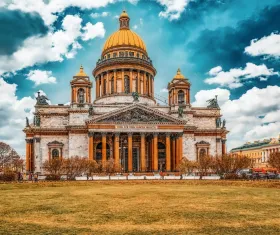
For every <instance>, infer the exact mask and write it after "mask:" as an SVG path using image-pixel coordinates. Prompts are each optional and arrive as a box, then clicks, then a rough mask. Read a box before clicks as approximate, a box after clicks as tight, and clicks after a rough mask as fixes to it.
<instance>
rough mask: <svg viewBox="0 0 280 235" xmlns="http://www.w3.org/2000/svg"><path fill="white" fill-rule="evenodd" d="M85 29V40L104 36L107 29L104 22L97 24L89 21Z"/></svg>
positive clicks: (83, 37) (83, 36)
mask: <svg viewBox="0 0 280 235" xmlns="http://www.w3.org/2000/svg"><path fill="white" fill-rule="evenodd" d="M83 30H84V33H83V35H82V39H83V40H84V41H88V40H90V39H94V38H96V37H100V38H103V37H104V35H105V29H104V25H103V23H102V22H98V23H96V24H91V23H87V24H86V26H85V27H83Z"/></svg>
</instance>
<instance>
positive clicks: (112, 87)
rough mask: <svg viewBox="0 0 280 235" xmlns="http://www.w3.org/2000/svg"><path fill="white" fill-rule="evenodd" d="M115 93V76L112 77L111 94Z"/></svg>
mask: <svg viewBox="0 0 280 235" xmlns="http://www.w3.org/2000/svg"><path fill="white" fill-rule="evenodd" d="M113 93H114V77H112V79H111V94H113Z"/></svg>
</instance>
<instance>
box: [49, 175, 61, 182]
mask: <svg viewBox="0 0 280 235" xmlns="http://www.w3.org/2000/svg"><path fill="white" fill-rule="evenodd" d="M46 180H48V181H59V180H60V175H47V176H46Z"/></svg>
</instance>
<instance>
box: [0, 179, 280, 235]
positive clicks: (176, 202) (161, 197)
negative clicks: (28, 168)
mask: <svg viewBox="0 0 280 235" xmlns="http://www.w3.org/2000/svg"><path fill="white" fill-rule="evenodd" d="M279 188H280V187H279V183H278V182H236V181H234V182H228V181H216V182H209V181H154V182H147V181H137V182H132V181H129V182H57V183H38V184H32V183H23V184H2V185H0V190H1V194H0V213H1V215H2V216H1V218H0V222H1V223H0V234H257V233H266V234H279V233H280V228H279V224H280V216H279V211H280V202H279V200H278V198H279V197H280V190H279Z"/></svg>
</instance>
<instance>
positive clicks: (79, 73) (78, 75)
mask: <svg viewBox="0 0 280 235" xmlns="http://www.w3.org/2000/svg"><path fill="white" fill-rule="evenodd" d="M75 77H88V75H87V74H86V73H85V72H84V67H83V66H82V65H81V67H80V71H79V72H78V73H77V74H76V75H75Z"/></svg>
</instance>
